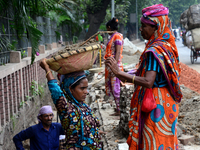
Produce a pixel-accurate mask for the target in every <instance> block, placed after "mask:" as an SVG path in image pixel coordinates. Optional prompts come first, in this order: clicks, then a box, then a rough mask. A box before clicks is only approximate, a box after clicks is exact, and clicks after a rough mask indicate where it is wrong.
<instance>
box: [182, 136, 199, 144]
mask: <svg viewBox="0 0 200 150" xmlns="http://www.w3.org/2000/svg"><path fill="white" fill-rule="evenodd" d="M178 139H179V141H180V142H181V144H183V145H188V143H194V139H195V137H194V136H191V135H182V136H181V137H179V138H178Z"/></svg>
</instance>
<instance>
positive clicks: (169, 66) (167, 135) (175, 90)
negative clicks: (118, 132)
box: [127, 15, 182, 150]
mask: <svg viewBox="0 0 200 150" xmlns="http://www.w3.org/2000/svg"><path fill="white" fill-rule="evenodd" d="M148 19H150V20H152V21H154V22H156V24H157V27H158V29H157V30H156V31H155V33H154V34H153V35H152V37H151V38H150V40H149V41H148V43H147V45H146V47H145V50H144V52H143V53H142V55H141V57H140V62H139V68H138V70H137V73H136V75H137V76H141V77H144V75H145V73H146V65H147V59H148V58H147V53H152V54H153V55H154V57H155V59H156V60H157V61H158V63H159V65H160V67H161V69H162V72H163V74H164V76H165V79H166V80H167V83H168V85H167V86H165V87H161V88H158V87H154V88H153V94H154V97H155V100H156V103H157V107H156V108H155V109H154V110H152V111H151V112H150V113H144V112H141V104H142V100H143V96H144V92H145V88H143V87H141V86H136V87H135V91H134V94H133V97H132V100H131V111H130V115H131V117H130V121H129V132H130V133H129V137H128V139H127V143H128V144H129V148H130V150H142V149H145V150H146V149H148V150H155V149H156V150H161V149H173V150H177V149H178V140H177V129H176V126H177V117H178V110H179V108H178V104H177V103H178V102H180V101H181V98H182V93H181V90H180V86H179V78H180V65H179V59H178V51H177V48H176V45H175V40H174V37H173V36H172V33H171V28H170V21H169V19H168V16H167V15H165V16H158V17H148Z"/></svg>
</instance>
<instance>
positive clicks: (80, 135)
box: [48, 77, 102, 150]
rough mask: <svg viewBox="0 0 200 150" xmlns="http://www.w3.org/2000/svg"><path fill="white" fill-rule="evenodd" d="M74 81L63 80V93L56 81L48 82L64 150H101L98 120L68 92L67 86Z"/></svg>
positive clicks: (74, 79) (73, 79) (83, 104)
mask: <svg viewBox="0 0 200 150" xmlns="http://www.w3.org/2000/svg"><path fill="white" fill-rule="evenodd" d="M78 78H80V77H78ZM76 79H77V78H76V77H71V78H67V79H64V80H63V84H61V87H62V88H63V91H62V90H61V88H60V86H59V85H58V83H57V80H51V81H49V82H48V86H49V90H50V92H51V96H52V99H53V102H54V104H55V106H56V108H57V111H58V114H59V118H60V120H61V124H62V127H63V129H64V131H65V135H66V149H67V150H101V147H102V143H101V142H100V135H99V126H100V124H99V120H98V118H97V117H95V115H94V114H93V113H92V111H91V109H90V108H89V107H88V106H87V105H86V104H85V103H84V102H83V103H79V102H78V101H77V100H76V99H75V98H74V97H73V96H72V95H71V92H70V91H69V90H68V87H69V85H71V84H73V82H75V81H76ZM63 92H64V93H63ZM69 92H70V94H69Z"/></svg>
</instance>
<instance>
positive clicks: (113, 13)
mask: <svg viewBox="0 0 200 150" xmlns="http://www.w3.org/2000/svg"><path fill="white" fill-rule="evenodd" d="M114 16H115V1H114V0H112V2H111V17H112V18H113V17H114Z"/></svg>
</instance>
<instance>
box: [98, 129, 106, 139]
mask: <svg viewBox="0 0 200 150" xmlns="http://www.w3.org/2000/svg"><path fill="white" fill-rule="evenodd" d="M106 133H107V132H104V131H101V130H99V134H100V138H101V137H102V136H103V135H105V134H106Z"/></svg>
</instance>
